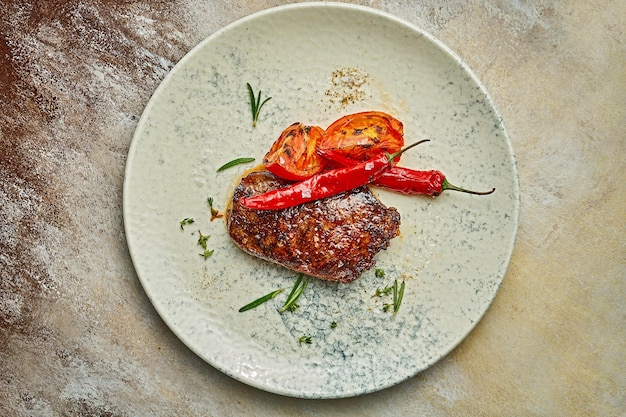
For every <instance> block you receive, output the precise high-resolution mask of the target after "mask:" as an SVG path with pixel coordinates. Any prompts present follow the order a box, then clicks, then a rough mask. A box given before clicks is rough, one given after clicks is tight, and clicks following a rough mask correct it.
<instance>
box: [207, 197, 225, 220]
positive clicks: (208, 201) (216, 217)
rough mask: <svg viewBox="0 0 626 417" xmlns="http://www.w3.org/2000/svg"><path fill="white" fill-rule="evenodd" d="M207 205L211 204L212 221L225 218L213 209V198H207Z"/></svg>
mask: <svg viewBox="0 0 626 417" xmlns="http://www.w3.org/2000/svg"><path fill="white" fill-rule="evenodd" d="M207 203H208V204H209V210H211V221H213V220H215V219H219V218H221V217H224V215H223V214H222V213H220V212H219V210H217V209H216V208H214V207H213V197H209V198H207Z"/></svg>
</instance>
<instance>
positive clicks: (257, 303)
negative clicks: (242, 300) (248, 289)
mask: <svg viewBox="0 0 626 417" xmlns="http://www.w3.org/2000/svg"><path fill="white" fill-rule="evenodd" d="M283 290H284V288H280V289H278V290H276V291H272V292H271V293H269V294H265V295H264V296H263V297H261V298H257V299H256V300H254V301H252V302H250V303H248V304H246V305H245V306H243V307H241V308H240V309H239V312H240V313H242V312H244V311H246V310H250V309H253V308H255V307H258V306H260V305H261V304H263V303H264V302H266V301H269V300H271V299H272V298H274V297H276V296H277V295H278V294H280V293H281V292H283Z"/></svg>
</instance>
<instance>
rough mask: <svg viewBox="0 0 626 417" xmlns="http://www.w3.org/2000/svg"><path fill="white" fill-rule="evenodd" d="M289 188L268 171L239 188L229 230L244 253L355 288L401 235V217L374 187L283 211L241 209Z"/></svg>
mask: <svg viewBox="0 0 626 417" xmlns="http://www.w3.org/2000/svg"><path fill="white" fill-rule="evenodd" d="M288 184H289V182H287V181H285V180H282V179H280V178H279V177H276V176H274V175H273V174H271V173H269V172H267V171H254V172H252V173H250V174H248V175H247V176H246V177H244V178H243V179H242V180H241V182H240V184H239V185H238V186H237V187H236V188H235V191H234V194H233V200H232V204H231V206H230V207H229V210H228V212H227V219H226V224H227V227H228V233H229V234H230V236H231V238H232V239H233V241H234V242H235V243H236V244H237V245H238V246H239V247H240V248H241V249H242V250H243V251H245V252H247V253H249V254H251V255H254V256H257V257H259V258H261V259H264V260H267V261H270V262H274V263H277V264H280V265H282V266H284V267H286V268H288V269H291V270H294V271H297V272H302V273H304V274H306V275H311V276H315V277H318V278H321V279H324V280H328V281H339V282H351V281H354V280H355V279H357V278H358V277H359V276H361V274H362V273H363V272H364V271H365V270H367V269H369V268H371V267H372V266H373V265H374V264H375V261H374V259H373V258H374V255H376V254H377V253H378V252H379V251H380V250H381V249H386V248H387V247H388V246H389V241H390V240H391V239H393V238H394V237H396V236H397V235H398V234H399V233H400V214H399V213H398V211H397V210H396V209H395V208H388V207H385V206H384V205H383V204H382V203H381V202H380V201H379V200H378V199H377V198H376V197H375V196H374V195H373V194H372V192H371V191H370V189H369V188H368V187H361V188H357V189H354V190H352V191H348V192H345V193H342V194H338V195H336V196H333V197H328V198H325V199H322V200H317V201H312V202H309V203H305V204H301V205H299V206H296V207H291V208H287V209H282V210H252V209H248V208H246V207H243V206H242V205H240V204H238V203H237V201H238V199H239V198H241V197H249V196H251V195H255V194H259V193H262V192H265V191H269V190H272V189H277V188H282V187H285V186H287V185H288Z"/></svg>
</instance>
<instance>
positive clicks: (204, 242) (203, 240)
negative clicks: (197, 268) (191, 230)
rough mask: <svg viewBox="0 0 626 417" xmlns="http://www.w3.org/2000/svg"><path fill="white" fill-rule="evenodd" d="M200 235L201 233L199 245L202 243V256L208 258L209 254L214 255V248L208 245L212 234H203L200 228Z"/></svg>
mask: <svg viewBox="0 0 626 417" xmlns="http://www.w3.org/2000/svg"><path fill="white" fill-rule="evenodd" d="M198 235H199V237H198V245H200V247H201V248H202V249H203V251H202V253H200V256H202V257H203V258H204V259H206V258H208V257H209V256H211V255H213V252H214V251H213V250H212V249H209V248H208V246H207V241H208V240H209V238H210V237H211V236H209V235H203V234H202V232H201V231H200V230H198Z"/></svg>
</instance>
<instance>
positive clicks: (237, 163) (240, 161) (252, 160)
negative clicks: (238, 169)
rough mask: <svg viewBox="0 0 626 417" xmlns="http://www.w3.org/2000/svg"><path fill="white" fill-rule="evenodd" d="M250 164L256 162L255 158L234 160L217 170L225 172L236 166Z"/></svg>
mask: <svg viewBox="0 0 626 417" xmlns="http://www.w3.org/2000/svg"><path fill="white" fill-rule="evenodd" d="M248 162H254V158H236V159H233V160H232V161H229V162H226V163H225V164H224V165H222V166H221V167H219V168H218V169H217V172H221V171H224V170H225V169H228V168H230V167H234V166H235V165H239V164H247V163H248Z"/></svg>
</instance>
